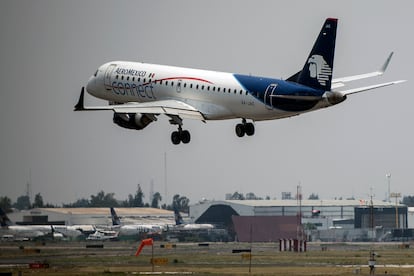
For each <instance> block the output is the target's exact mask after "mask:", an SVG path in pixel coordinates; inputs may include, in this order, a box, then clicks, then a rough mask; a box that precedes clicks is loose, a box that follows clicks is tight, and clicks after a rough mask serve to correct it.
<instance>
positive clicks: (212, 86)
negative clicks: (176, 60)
mask: <svg viewBox="0 0 414 276" xmlns="http://www.w3.org/2000/svg"><path fill="white" fill-rule="evenodd" d="M337 23H338V20H337V19H335V18H328V19H326V20H325V22H324V24H323V25H322V29H321V31H320V33H319V35H318V37H317V39H316V41H315V43H314V45H313V47H312V50H311V51H310V53H309V56H308V57H307V59H306V60H305V64H304V65H303V67H302V70H301V71H299V72H298V73H296V74H295V75H293V76H291V77H290V78H287V79H286V80H281V79H276V78H266V77H255V76H250V75H241V74H232V73H224V72H217V71H207V70H199V69H191V68H182V67H174V66H166V65H157V64H148V63H141V62H129V61H112V62H108V63H105V64H103V65H101V66H100V67H99V68H98V70H97V71H96V73H95V74H94V75H93V76H91V77H90V79H89V81H88V84H87V86H86V90H87V92H88V93H89V94H91V95H93V96H95V97H97V98H101V99H104V100H107V101H108V102H109V103H110V104H109V105H108V106H85V105H84V93H85V92H84V91H85V88H82V90H81V94H80V97H79V100H78V103H77V104H76V105H75V111H90V110H112V111H113V112H114V118H116V120H115V119H114V120H113V122H114V123H115V124H117V125H118V126H120V127H122V128H125V129H129V130H131V129H132V130H141V129H144V128H145V127H147V126H148V125H149V124H150V123H152V122H155V121H157V117H158V116H159V115H161V114H164V115H166V116H168V117H169V122H170V123H171V124H173V125H177V127H178V129H177V130H176V131H173V132H172V133H171V141H172V143H173V144H175V145H177V144H180V143H181V142H182V143H184V144H187V143H189V142H190V139H191V136H190V132H189V131H188V130H184V129H183V120H184V119H197V120H200V121H203V122H205V121H207V120H226V119H235V118H240V119H241V123H239V124H237V125H236V129H235V130H236V135H237V136H239V137H243V136H245V135H247V136H252V135H254V133H255V124H254V122H256V121H264V120H275V119H281V118H286V117H291V116H296V115H299V114H302V113H305V112H309V111H314V110H318V109H321V108H325V107H330V106H333V105H336V104H338V103H341V102H343V101H344V100H345V99H346V98H347V96H348V95H351V94H355V93H359V92H363V91H367V90H371V89H375V88H380V87H385V86H389V85H393V84H397V83H401V82H403V81H391V82H386V83H380V84H374V85H369V86H365V87H359V88H353V89H349V90H337V88H342V87H344V86H345V84H346V83H347V82H351V81H354V80H360V79H365V78H370V77H375V76H380V75H382V74H383V73H384V71H385V69H386V68H387V66H388V64H389V61H390V59H391V56H392V53H391V54H390V55H389V57H388V58H387V60H386V62H385V63H384V65H383V66H382V67H381V69H380V70H378V71H375V72H371V73H366V74H360V75H355V76H350V77H344V78H339V79H332V76H333V66H334V55H335V40H336V30H337ZM113 103H117V104H113Z"/></svg>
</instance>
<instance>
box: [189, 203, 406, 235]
mask: <svg viewBox="0 0 414 276" xmlns="http://www.w3.org/2000/svg"><path fill="white" fill-rule="evenodd" d="M407 210H408V208H407V207H406V206H405V205H401V204H398V205H397V206H396V205H395V204H394V203H390V202H383V201H378V200H373V202H372V204H371V203H370V202H369V201H365V200H301V201H298V200H224V201H203V202H200V203H198V204H195V205H192V206H190V219H191V221H192V222H194V223H212V224H215V225H219V226H222V227H224V228H227V229H229V232H232V231H234V236H235V237H236V238H237V237H240V236H241V234H242V233H247V232H248V231H252V230H249V229H245V228H249V227H252V223H253V222H252V220H251V218H252V217H256V218H257V219H256V222H255V223H256V224H255V225H254V227H255V228H256V229H268V231H269V232H271V233H267V234H266V233H263V232H261V233H259V231H257V233H258V234H257V237H253V240H256V241H270V240H272V241H273V240H277V239H279V238H293V237H297V236H298V225H300V224H302V227H303V229H304V231H305V233H306V235H307V236H308V240H336V241H337V240H338V239H342V240H367V239H370V238H373V237H375V238H376V239H379V238H380V237H382V238H384V237H385V234H386V233H389V232H390V231H391V230H392V229H396V228H397V229H398V228H401V229H406V228H407V226H408V221H407V218H408V217H407ZM299 214H301V216H300V215H299ZM232 216H240V217H245V221H244V222H243V221H242V222H240V219H238V220H237V223H236V225H235V224H234V220H233V219H232ZM270 217H272V219H271V218H270ZM300 217H301V219H299V218H300ZM258 218H261V219H258ZM266 218H267V219H266ZM273 218H277V220H273ZM272 220H273V221H274V222H273V224H272V225H269V224H268V223H269V221H272ZM300 221H301V223H300ZM235 226H237V227H238V228H237V227H235ZM282 226H283V227H282ZM281 229H284V230H286V229H290V232H286V231H285V232H283V231H280V230H281ZM369 229H375V232H378V233H375V234H372V233H370V231H369ZM372 231H373V230H371V232H372ZM253 232H254V231H253ZM244 236H245V235H244ZM253 236H254V235H253ZM265 236H266V240H264V238H263V237H265Z"/></svg>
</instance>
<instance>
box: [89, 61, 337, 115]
mask: <svg viewBox="0 0 414 276" xmlns="http://www.w3.org/2000/svg"><path fill="white" fill-rule="evenodd" d="M251 78H252V80H251V82H260V81H262V82H263V83H265V84H263V85H265V90H264V91H257V93H258V94H259V93H262V94H263V96H262V97H263V100H262V101H261V100H260V97H255V96H254V95H255V94H254V93H255V92H256V91H251V89H250V90H249V91H248V89H246V88H245V87H244V86H243V85H242V84H241V83H240V81H239V80H238V79H237V78H236V77H235V75H234V74H232V73H223V72H216V71H207V70H199V69H190V68H180V67H174V66H165V65H154V64H146V63H139V62H127V61H114V62H109V63H106V64H104V65H102V66H101V67H99V69H98V70H97V72H96V73H95V75H94V76H92V77H91V78H90V80H89V82H88V85H87V88H86V89H87V91H88V93H90V94H91V95H93V96H95V97H98V98H101V99H104V100H107V101H110V102H116V103H128V102H139V103H142V102H153V101H162V100H179V101H181V102H184V103H186V104H188V105H191V106H192V107H194V108H195V109H197V110H199V111H200V112H201V113H202V114H203V115H204V117H205V119H207V120H221V119H232V118H248V119H252V120H255V121H260V120H269V119H278V118H283V117H290V116H294V115H297V114H299V113H302V112H304V111H301V112H298V111H286V110H280V109H278V108H275V107H273V106H271V105H269V104H267V103H266V99H265V97H266V93H271V91H270V90H271V88H272V86H271V85H272V84H274V83H275V84H276V85H275V87H276V86H278V85H279V87H280V86H285V87H288V89H290V90H289V91H292V90H293V91H294V89H295V88H296V87H297V89H301V88H303V87H301V86H300V85H298V84H293V83H289V82H286V81H282V80H277V79H269V78H260V77H251ZM276 82H278V83H276ZM263 85H262V86H263ZM266 87H268V88H267V89H268V90H266ZM273 90H274V87H273ZM267 96H269V95H267ZM268 98H269V97H268ZM329 105H330V104H329V102H327V101H326V99H325V98H324V97H321V100H320V101H319V102H318V103H317V104H316V105H315V106H313V107H312V108H311V109H308V110H306V111H310V110H314V109H318V108H322V107H326V106H329Z"/></svg>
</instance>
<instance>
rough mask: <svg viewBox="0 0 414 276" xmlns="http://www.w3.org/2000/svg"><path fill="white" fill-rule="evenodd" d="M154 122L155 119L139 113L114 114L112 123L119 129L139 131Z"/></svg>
mask: <svg viewBox="0 0 414 276" xmlns="http://www.w3.org/2000/svg"><path fill="white" fill-rule="evenodd" d="M155 120H156V117H152V116H151V115H147V114H141V113H116V112H115V113H114V118H113V121H114V123H115V124H117V125H118V126H120V127H123V128H128V129H136V130H140V129H143V128H145V127H146V126H148V125H149V124H150V123H152V122H153V121H155Z"/></svg>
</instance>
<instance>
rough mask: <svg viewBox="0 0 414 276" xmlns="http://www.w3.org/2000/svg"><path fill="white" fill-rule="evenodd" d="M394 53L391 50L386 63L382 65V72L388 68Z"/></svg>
mask: <svg viewBox="0 0 414 276" xmlns="http://www.w3.org/2000/svg"><path fill="white" fill-rule="evenodd" d="M393 54H394V52H391V53H390V55H389V56H388V58H387V60H385V62H384V65H382V67H381V70H380V72H381V73H384V72H385V70H387V67H388V64H389V63H390V61H391V58H392V55H393Z"/></svg>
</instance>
